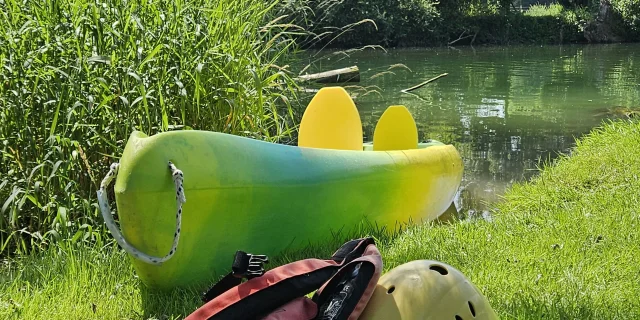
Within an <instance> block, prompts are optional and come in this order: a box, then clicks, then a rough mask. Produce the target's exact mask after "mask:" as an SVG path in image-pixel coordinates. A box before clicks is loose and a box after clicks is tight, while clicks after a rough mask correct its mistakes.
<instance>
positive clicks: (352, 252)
mask: <svg viewBox="0 0 640 320" xmlns="http://www.w3.org/2000/svg"><path fill="white" fill-rule="evenodd" d="M370 244H375V240H374V239H373V238H371V237H368V238H361V239H354V240H351V241H348V242H347V243H345V244H343V245H342V247H340V249H338V251H336V253H334V254H333V257H331V259H333V260H334V261H336V262H338V263H341V264H347V263H349V262H351V261H353V260H354V259H357V258H358V257H361V256H362V255H363V254H364V251H365V250H366V249H367V246H369V245H370Z"/></svg>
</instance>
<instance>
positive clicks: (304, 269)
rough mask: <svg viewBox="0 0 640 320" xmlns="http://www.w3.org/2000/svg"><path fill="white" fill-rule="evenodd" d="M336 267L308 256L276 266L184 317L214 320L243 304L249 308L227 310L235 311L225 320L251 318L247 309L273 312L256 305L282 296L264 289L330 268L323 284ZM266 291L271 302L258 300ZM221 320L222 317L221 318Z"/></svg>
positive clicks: (273, 300) (274, 289)
mask: <svg viewBox="0 0 640 320" xmlns="http://www.w3.org/2000/svg"><path fill="white" fill-rule="evenodd" d="M337 268H339V265H338V263H337V262H335V261H333V260H320V259H305V260H300V261H296V262H292V263H289V264H286V265H283V266H280V267H277V268H274V269H272V270H270V271H269V272H267V273H265V274H264V275H262V276H260V277H256V278H253V279H250V280H247V281H246V282H244V283H242V284H240V285H238V286H236V287H233V288H231V289H229V290H227V291H226V292H224V293H223V294H221V295H219V296H218V297H216V298H215V299H213V300H211V301H209V302H207V303H206V304H205V305H204V306H202V307H200V308H199V309H198V310H196V311H194V312H193V313H192V314H190V315H189V316H188V317H187V318H185V320H205V319H211V320H213V319H216V316H218V315H222V312H223V311H225V310H227V309H231V308H233V307H234V306H235V305H238V304H240V303H242V304H243V305H245V306H246V308H244V307H243V308H242V310H241V311H242V312H243V313H242V314H240V313H236V312H227V313H233V314H229V315H228V316H229V317H228V316H225V317H224V319H250V317H249V316H247V312H252V313H261V312H268V311H270V309H265V310H259V309H261V308H260V307H259V306H256V304H261V303H260V302H262V303H263V304H264V303H265V302H266V303H268V304H269V305H273V304H274V303H275V302H276V301H275V300H278V298H279V297H277V294H270V293H269V292H265V291H267V290H265V289H266V288H273V289H271V291H277V290H278V288H277V284H283V283H286V282H287V280H289V279H293V278H295V277H298V276H305V275H306V274H309V273H314V272H318V271H322V270H323V269H325V270H326V269H331V270H328V271H330V272H326V275H328V277H327V276H322V277H321V278H320V279H318V282H319V283H320V285H321V284H322V283H324V282H326V280H327V279H328V278H329V277H330V276H331V275H332V274H333V273H335V271H336V270H337ZM260 293H262V294H260ZM265 294H266V295H267V299H266V300H268V301H259V299H260V298H262V297H258V295H265ZM304 294H306V293H303V294H302V295H304ZM296 296H299V295H296ZM250 298H254V299H250ZM294 298H295V297H294ZM284 300H286V301H284V303H286V302H288V301H290V300H291V299H288V298H286V299H284ZM220 319H223V318H222V317H221V318H220Z"/></svg>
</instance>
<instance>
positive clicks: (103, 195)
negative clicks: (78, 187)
mask: <svg viewBox="0 0 640 320" xmlns="http://www.w3.org/2000/svg"><path fill="white" fill-rule="evenodd" d="M119 167H120V164H118V163H114V164H112V165H111V168H110V169H109V172H108V173H107V175H106V176H105V177H104V179H102V183H100V190H98V204H99V206H100V211H101V212H102V217H103V218H104V222H105V223H106V224H107V228H109V231H110V232H111V235H113V237H114V238H115V239H116V241H117V242H118V244H119V245H120V247H122V248H123V249H124V250H125V251H127V252H128V253H129V254H131V255H133V256H134V257H136V258H138V259H140V260H142V261H144V262H146V263H149V264H155V265H160V264H162V263H164V262H165V261H167V260H169V259H170V258H171V257H172V256H173V254H174V253H176V250H177V248H178V240H179V239H180V225H181V222H182V204H183V203H185V202H186V201H187V200H186V198H185V196H184V188H183V186H182V181H183V178H184V177H183V174H182V171H180V170H179V169H178V168H176V166H175V165H173V163H171V161H169V170H171V177H172V179H173V183H174V184H175V187H176V202H177V209H176V231H175V233H174V234H173V245H172V246H171V250H169V253H167V255H165V256H164V257H154V256H151V255H148V254H146V253H144V252H142V251H140V250H138V249H136V248H135V247H133V246H132V245H131V244H130V243H128V242H127V240H125V238H124V236H123V235H122V233H121V232H120V229H118V226H117V225H116V222H115V221H114V220H113V217H112V216H111V209H110V208H109V200H108V199H107V187H108V186H109V184H110V183H111V180H113V179H114V178H115V177H116V176H117V175H118V169H119Z"/></svg>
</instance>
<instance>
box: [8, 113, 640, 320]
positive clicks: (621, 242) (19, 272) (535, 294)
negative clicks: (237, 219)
mask: <svg viewBox="0 0 640 320" xmlns="http://www.w3.org/2000/svg"><path fill="white" fill-rule="evenodd" d="M638 141H640V123H638V122H623V121H620V122H614V123H611V124H607V125H606V126H604V127H603V128H598V129H596V130H595V132H594V133H593V134H592V135H589V136H587V137H585V138H584V139H583V140H581V141H579V142H578V146H577V148H576V150H575V151H574V152H573V154H572V155H571V157H566V156H565V157H561V159H560V160H559V161H558V162H556V163H554V164H553V165H551V166H548V167H545V168H544V169H543V171H542V172H541V174H540V175H539V176H538V177H537V178H536V179H534V180H533V181H531V182H529V183H522V184H518V185H515V186H514V187H513V188H512V189H511V190H510V191H509V192H508V193H507V194H506V195H505V201H504V202H502V203H500V204H499V205H498V207H497V209H496V211H495V212H494V215H493V216H492V219H490V220H464V221H457V222H454V223H452V224H446V223H434V224H430V225H422V226H414V227H412V228H409V229H408V230H405V231H404V232H402V233H401V234H400V235H397V236H395V237H384V234H379V235H378V237H380V238H379V239H380V242H379V246H380V249H381V252H382V254H383V257H384V263H385V270H389V269H390V268H393V267H395V266H397V265H399V264H402V263H404V262H407V261H410V260H415V259H433V260H439V261H442V262H445V263H448V264H450V265H452V266H454V267H456V268H458V269H460V270H461V271H462V272H463V273H464V274H465V275H467V276H468V277H469V279H471V281H472V282H474V283H475V284H476V285H477V286H478V287H479V288H480V289H481V290H482V292H483V293H484V294H485V295H486V296H487V297H488V299H489V301H490V302H491V304H492V306H493V308H494V309H495V310H496V311H497V312H498V314H499V315H500V316H501V318H502V319H542V318H544V319H635V318H640V300H639V299H638V298H637V297H638V295H640V282H639V281H637V279H638V276H639V275H640V246H638V242H639V241H640V231H639V230H640V228H639V224H640V180H639V179H638V178H639V177H640V149H638V148H637V144H638ZM359 233H360V235H364V234H365V233H366V230H361V231H360V232H359ZM329 237H331V236H330V235H329ZM340 241H341V239H339V238H334V240H333V241H332V242H331V244H326V245H324V246H320V247H316V248H312V249H311V250H308V251H306V252H302V253H297V254H295V255H292V256H288V257H286V258H285V260H282V259H281V260H280V261H279V262H278V263H282V262H283V261H287V260H290V259H300V258H302V257H305V256H319V257H327V256H328V255H329V254H330V253H331V252H332V251H333V250H335V249H336V248H337V246H338V245H339V244H340ZM75 246H77V248H75ZM73 247H74V249H71V248H66V249H61V248H60V247H52V248H50V249H49V250H47V251H45V252H44V253H43V254H42V255H41V256H35V255H31V256H24V257H21V258H18V259H16V260H11V261H9V262H6V263H5V264H3V266H2V272H1V273H0V277H2V278H1V280H0V318H3V319H12V318H20V319H35V318H41V317H42V316H43V315H46V317H48V318H51V319H70V318H78V319H80V318H81V319H129V318H135V319H140V318H144V319H148V318H155V319H174V318H182V317H184V316H185V315H187V314H188V313H190V312H191V311H193V310H194V309H195V308H197V307H198V306H199V305H200V302H199V291H197V290H191V291H190V290H178V291H174V292H168V293H153V292H149V291H147V290H146V289H145V287H144V286H142V285H141V284H140V283H139V282H138V280H137V278H136V277H135V275H134V272H133V270H132V267H131V265H130V263H129V262H128V260H127V259H125V255H124V254H123V253H122V252H121V251H120V250H114V249H113V246H109V247H108V248H106V249H95V248H94V249H91V248H88V247H86V246H84V245H74V246H73ZM276 264H277V263H276ZM269 267H273V265H270V266H269ZM94 306H95V311H94Z"/></svg>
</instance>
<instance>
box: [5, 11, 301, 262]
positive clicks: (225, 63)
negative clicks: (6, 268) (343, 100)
mask: <svg viewBox="0 0 640 320" xmlns="http://www.w3.org/2000/svg"><path fill="white" fill-rule="evenodd" d="M277 4H278V1H277V0H268V1H251V0H153V1H151V0H51V1H48V0H0V16H1V18H0V61H1V63H2V68H1V69H0V155H1V158H0V213H1V215H0V254H8V253H27V252H29V251H31V250H32V249H38V248H40V247H42V246H43V245H46V244H47V243H49V242H50V241H51V240H55V239H71V240H72V241H74V242H77V241H95V240H96V239H99V238H101V237H102V236H103V232H102V231H101V230H102V228H100V227H99V226H101V225H102V218H101V217H100V215H99V212H98V210H97V201H96V196H95V194H96V190H97V188H98V187H99V184H100V180H101V179H102V176H103V175H104V174H105V173H106V171H107V169H108V165H109V164H110V163H112V162H113V161H117V157H119V156H120V155H121V153H122V150H123V147H124V145H125V143H126V140H127V138H128V136H129V134H130V133H131V132H132V130H141V131H143V132H145V133H147V134H155V133H158V132H162V131H167V130H177V129H180V130H188V129H199V130H211V131H219V132H225V133H230V134H236V135H243V136H248V137H253V138H257V139H265V140H269V141H274V142H278V141H282V140H281V139H282V138H286V137H287V135H288V134H289V132H290V131H291V128H292V123H293V120H294V119H293V118H294V106H293V103H295V102H294V101H295V87H296V85H295V83H294V82H293V80H292V77H291V76H290V74H289V73H288V71H286V70H285V69H283V68H281V67H279V66H278V65H279V64H281V63H282V59H283V58H286V57H287V56H288V55H289V54H290V53H291V52H292V51H294V50H295V48H296V43H295V41H294V38H293V37H294V34H295V33H299V32H302V30H300V29H299V28H297V27H296V26H293V25H290V24H287V23H286V21H287V20H285V19H286V18H283V17H276V16H275V12H274V7H275V6H276V5H277Z"/></svg>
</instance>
